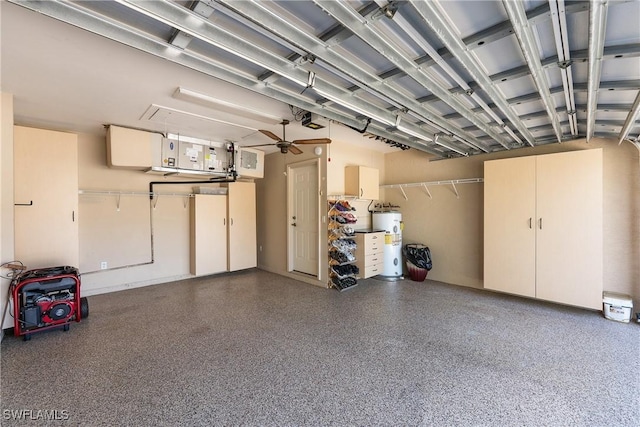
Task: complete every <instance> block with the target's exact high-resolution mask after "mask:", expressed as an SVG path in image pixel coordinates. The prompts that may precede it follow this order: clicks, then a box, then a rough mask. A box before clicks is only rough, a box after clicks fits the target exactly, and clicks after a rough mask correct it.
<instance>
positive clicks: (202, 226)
mask: <svg viewBox="0 0 640 427" xmlns="http://www.w3.org/2000/svg"><path fill="white" fill-rule="evenodd" d="M190 214H191V274H194V275H197V276H200V275H205V274H214V273H220V272H222V271H226V270H227V197H226V196H213V195H204V194H196V195H195V197H193V198H192V199H191V212H190Z"/></svg>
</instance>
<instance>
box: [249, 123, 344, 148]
mask: <svg viewBox="0 0 640 427" xmlns="http://www.w3.org/2000/svg"><path fill="white" fill-rule="evenodd" d="M280 124H281V125H282V138H280V137H279V136H278V135H276V134H274V133H273V132H271V131H268V130H264V129H258V130H259V131H260V133H262V134H264V135H267V136H268V137H269V138H271V139H273V140H274V141H277V142H276V143H275V144H259V145H249V147H265V146H267V145H275V146H276V147H278V148H279V149H280V152H281V153H283V154H287V153H288V152H289V151H290V152H291V153H293V154H302V150H301V149H299V148H298V147H296V145H298V144H331V140H330V139H329V138H314V139H296V140H293V141H287V140H286V136H285V128H286V126H287V125H288V124H289V120H287V119H283V120H282V122H280Z"/></svg>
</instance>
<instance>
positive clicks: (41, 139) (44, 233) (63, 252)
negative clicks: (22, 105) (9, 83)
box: [14, 126, 79, 269]
mask: <svg viewBox="0 0 640 427" xmlns="http://www.w3.org/2000/svg"><path fill="white" fill-rule="evenodd" d="M14 201H15V208H14V211H15V257H16V259H18V260H20V261H22V262H23V263H24V264H25V265H26V266H27V267H28V268H30V269H32V268H40V267H51V266H58V265H71V266H75V267H77V266H78V263H79V249H78V218H77V212H78V137H77V135H74V134H71V133H64V132H54V131H50V130H43V129H34V128H27V127H22V126H15V128H14Z"/></svg>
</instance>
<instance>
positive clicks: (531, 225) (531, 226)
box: [529, 218, 533, 228]
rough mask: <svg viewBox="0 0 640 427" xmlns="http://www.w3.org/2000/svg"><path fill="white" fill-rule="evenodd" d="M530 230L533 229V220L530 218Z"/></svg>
mask: <svg viewBox="0 0 640 427" xmlns="http://www.w3.org/2000/svg"><path fill="white" fill-rule="evenodd" d="M529 228H533V218H529Z"/></svg>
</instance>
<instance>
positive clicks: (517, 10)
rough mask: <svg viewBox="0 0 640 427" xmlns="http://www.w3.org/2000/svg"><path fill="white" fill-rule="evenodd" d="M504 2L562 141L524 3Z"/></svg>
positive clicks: (541, 96)
mask: <svg viewBox="0 0 640 427" xmlns="http://www.w3.org/2000/svg"><path fill="white" fill-rule="evenodd" d="M502 4H503V5H504V8H505V9H506V11H507V15H509V19H510V20H511V23H512V24H513V29H514V31H515V33H516V37H517V39H518V42H519V44H520V50H522V53H523V55H524V58H525V61H526V63H527V64H528V65H529V70H530V71H531V77H532V78H533V81H534V83H535V85H536V88H537V89H538V93H540V98H541V100H542V103H543V104H544V108H545V109H546V110H547V114H548V115H549V120H551V125H552V126H553V129H554V131H555V134H556V137H557V138H558V142H562V129H561V128H560V122H559V121H558V116H557V114H556V111H555V104H554V102H553V100H552V99H551V92H549V79H548V78H547V74H546V73H545V72H544V70H543V69H542V64H541V63H540V52H539V50H538V47H537V45H536V41H535V35H534V33H533V28H532V27H531V24H530V23H529V21H528V19H527V14H526V13H525V10H524V4H523V3H521V2H518V1H509V0H503V2H502Z"/></svg>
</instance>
